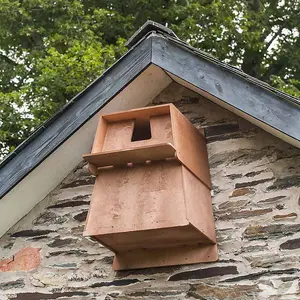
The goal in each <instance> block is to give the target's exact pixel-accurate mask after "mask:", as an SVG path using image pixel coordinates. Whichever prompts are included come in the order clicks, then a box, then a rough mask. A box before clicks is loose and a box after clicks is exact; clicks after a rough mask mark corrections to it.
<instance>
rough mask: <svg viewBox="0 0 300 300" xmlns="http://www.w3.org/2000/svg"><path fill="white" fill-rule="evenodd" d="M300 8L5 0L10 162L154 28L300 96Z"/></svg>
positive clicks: (258, 0)
mask: <svg viewBox="0 0 300 300" xmlns="http://www.w3.org/2000/svg"><path fill="white" fill-rule="evenodd" d="M299 15H300V1H299V0H286V1H285V0H269V1H266V0H243V1H237V0H227V1H220V0H214V1H213V0H153V1H149V0H128V1H120V0H110V1H107V0H105V1H104V0H56V1H51V0H0V20H1V22H0V126H1V128H0V148H1V153H0V157H1V156H2V157H3V155H5V154H7V153H8V152H9V151H11V150H13V149H14V148H15V147H16V146H17V145H18V144H19V143H20V142H22V141H23V140H24V139H25V138H26V137H28V135H29V134H30V133H31V132H32V131H33V130H34V129H35V128H36V127H38V126H39V125H40V124H41V123H42V122H44V121H45V120H47V119H48V118H49V117H50V116H52V115H53V114H54V113H55V112H56V111H57V110H58V109H59V108H60V107H61V106H62V105H64V104H65V103H66V102H67V101H68V100H70V99H71V98H72V97H74V96H75V95H76V94H77V93H78V92H80V91H81V90H82V89H83V88H84V87H86V86H87V85H88V84H89V83H90V82H91V81H93V80H94V79H95V78H96V77H97V76H99V75H100V74H101V73H102V72H103V71H104V70H105V69H107V68H108V67H109V66H110V65H111V64H112V63H113V62H114V61H115V60H116V59H117V58H119V57H120V56H121V55H122V54H124V53H125V51H126V49H125V47H124V44H125V41H126V39H128V38H129V37H130V35H131V34H133V33H134V31H135V30H137V29H138V28H139V27H140V26H141V25H142V24H143V23H144V22H145V21H146V20H148V19H151V20H154V21H157V22H159V23H161V24H164V25H167V26H169V27H170V28H171V29H172V30H174V31H175V32H176V33H177V34H178V35H179V37H180V38H181V39H184V40H186V41H188V42H189V43H190V44H192V45H193V46H195V47H197V48H199V49H201V50H204V51H206V52H208V53H211V54H212V55H214V56H216V57H217V58H219V59H221V60H223V61H225V62H227V63H230V64H232V65H235V66H238V67H240V68H242V69H243V70H244V71H245V72H246V73H248V74H250V75H253V76H255V77H257V78H259V79H262V80H264V81H266V82H268V83H270V84H272V85H274V86H275V87H277V88H279V89H282V90H284V91H286V92H288V93H290V94H292V95H294V96H298V97H299V96H300V38H299Z"/></svg>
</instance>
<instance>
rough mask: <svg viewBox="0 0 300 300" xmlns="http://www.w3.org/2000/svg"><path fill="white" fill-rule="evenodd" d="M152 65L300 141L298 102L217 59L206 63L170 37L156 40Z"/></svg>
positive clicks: (153, 46) (155, 38)
mask: <svg viewBox="0 0 300 300" xmlns="http://www.w3.org/2000/svg"><path fill="white" fill-rule="evenodd" d="M152 62H153V64H155V65H157V66H159V67H161V68H162V69H164V70H165V71H167V72H169V73H171V74H173V75H175V76H177V77H179V78H181V79H183V80H184V81H186V82H188V83H190V84H192V85H193V86H195V87H197V88H199V89H201V90H203V91H206V92H208V93H209V94H210V95H212V96H214V97H216V98H218V99H219V100H220V101H223V102H224V103H226V104H228V105H230V106H232V107H234V108H236V109H238V110H239V111H241V112H244V113H246V114H247V115H250V116H251V117H253V118H255V119H257V120H258V121H261V122H263V123H265V124H267V125H269V126H271V127H273V128H274V129H276V130H278V131H280V132H282V133H284V134H285V135H287V136H289V137H291V138H293V139H294V140H297V141H300V105H299V104H300V102H299V101H298V100H297V99H296V98H293V97H288V95H286V94H284V93H274V92H273V91H272V90H269V89H268V88H266V87H264V86H261V85H259V83H258V82H260V81H259V80H256V81H253V80H252V81H251V80H249V79H248V78H247V77H245V76H240V74H239V73H242V72H241V71H237V70H234V71H232V70H231V69H230V70H229V69H225V68H222V67H220V64H219V63H216V62H219V61H217V60H216V59H215V61H213V60H209V59H208V58H206V59H204V58H203V57H201V56H199V55H197V53H195V51H193V49H190V48H189V47H187V46H186V45H185V44H182V43H181V42H180V41H179V42H177V40H174V39H170V38H169V37H165V36H160V35H156V36H154V37H153V42H152ZM243 74H244V73H243ZM249 77H250V78H251V76H249ZM266 86H267V85H266ZM274 90H275V91H277V90H276V89H274ZM282 94H284V96H285V97H283V96H282ZM286 96H287V97H286Z"/></svg>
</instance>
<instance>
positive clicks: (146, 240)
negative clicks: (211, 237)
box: [96, 224, 209, 252]
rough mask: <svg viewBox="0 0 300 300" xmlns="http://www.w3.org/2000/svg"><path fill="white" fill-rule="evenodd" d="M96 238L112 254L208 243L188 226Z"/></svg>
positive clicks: (200, 234)
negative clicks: (111, 251) (108, 248)
mask: <svg viewBox="0 0 300 300" xmlns="http://www.w3.org/2000/svg"><path fill="white" fill-rule="evenodd" d="M96 238H97V239H98V240H99V241H100V242H102V243H104V244H105V245H107V246H109V247H110V248H111V249H113V251H114V252H124V251H126V250H132V249H157V248H165V247H174V246H179V245H180V246H183V245H189V244H193V245H195V244H197V243H209V241H208V240H207V238H206V237H205V236H204V235H203V234H202V233H201V232H199V231H198V230H197V229H195V228H194V227H193V226H192V225H190V224H188V225H185V226H180V227H169V228H162V229H152V230H142V231H134V232H124V233H115V234H109V235H101V236H97V237H96Z"/></svg>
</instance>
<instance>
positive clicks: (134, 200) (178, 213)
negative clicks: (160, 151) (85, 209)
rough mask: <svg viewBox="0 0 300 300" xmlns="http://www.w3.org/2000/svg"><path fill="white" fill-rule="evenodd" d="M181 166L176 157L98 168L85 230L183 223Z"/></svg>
mask: <svg viewBox="0 0 300 300" xmlns="http://www.w3.org/2000/svg"><path fill="white" fill-rule="evenodd" d="M181 168H182V166H181V165H180V164H179V163H178V162H177V161H160V162H151V163H147V164H136V165H133V166H132V167H120V168H117V167H116V168H108V169H104V170H102V171H100V174H99V175H98V177H97V179H96V183H95V187H94V191H93V195H92V201H91V205H90V210H89V214H88V219H87V224H86V231H85V234H87V235H101V234H109V233H118V232H130V231H139V230H151V229H155V228H168V227H173V226H182V225H186V224H187V219H186V210H185V203H184V194H183V181H182V171H181Z"/></svg>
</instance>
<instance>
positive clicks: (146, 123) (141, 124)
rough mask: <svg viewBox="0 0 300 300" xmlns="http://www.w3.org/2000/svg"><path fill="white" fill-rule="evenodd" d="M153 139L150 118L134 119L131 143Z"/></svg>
mask: <svg viewBox="0 0 300 300" xmlns="http://www.w3.org/2000/svg"><path fill="white" fill-rule="evenodd" d="M151 137H152V135H151V126H150V119H149V117H145V118H139V119H134V123H133V132H132V137H131V141H132V142H136V141H144V140H150V139H151Z"/></svg>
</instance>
